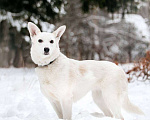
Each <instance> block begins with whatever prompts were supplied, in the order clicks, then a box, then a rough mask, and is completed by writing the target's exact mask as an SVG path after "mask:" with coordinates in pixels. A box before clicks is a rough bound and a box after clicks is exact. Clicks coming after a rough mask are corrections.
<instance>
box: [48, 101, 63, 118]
mask: <svg viewBox="0 0 150 120" xmlns="http://www.w3.org/2000/svg"><path fill="white" fill-rule="evenodd" d="M50 103H51V105H52V106H53V108H54V110H55V112H56V114H57V116H58V117H59V119H63V113H62V108H61V105H60V103H59V102H58V101H52V100H50Z"/></svg>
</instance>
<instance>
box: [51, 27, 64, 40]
mask: <svg viewBox="0 0 150 120" xmlns="http://www.w3.org/2000/svg"><path fill="white" fill-rule="evenodd" d="M65 30H66V26H65V25H63V26H60V27H59V28H58V29H57V30H56V31H54V32H53V34H54V35H55V37H56V38H58V39H60V37H61V36H62V34H63V33H64V32H65Z"/></svg>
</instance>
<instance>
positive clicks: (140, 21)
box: [106, 14, 150, 42]
mask: <svg viewBox="0 0 150 120" xmlns="http://www.w3.org/2000/svg"><path fill="white" fill-rule="evenodd" d="M121 17H122V16H121V14H114V19H113V20H108V21H107V22H106V24H108V25H109V24H115V23H120V22H121V20H122V19H121ZM124 21H125V22H126V23H131V24H133V25H134V27H135V28H136V34H137V36H138V37H139V38H140V39H141V41H145V42H150V29H149V27H148V24H147V23H146V22H147V19H144V18H143V17H142V16H141V15H138V14H126V15H125V18H124Z"/></svg>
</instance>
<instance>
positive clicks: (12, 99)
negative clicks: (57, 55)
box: [0, 65, 150, 120]
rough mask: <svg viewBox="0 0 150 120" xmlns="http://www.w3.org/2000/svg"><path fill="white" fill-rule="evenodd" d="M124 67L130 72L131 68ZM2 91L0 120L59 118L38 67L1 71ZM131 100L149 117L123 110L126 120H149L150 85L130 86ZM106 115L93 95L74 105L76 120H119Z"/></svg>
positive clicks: (51, 119) (135, 84) (141, 83)
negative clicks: (43, 87)
mask: <svg viewBox="0 0 150 120" xmlns="http://www.w3.org/2000/svg"><path fill="white" fill-rule="evenodd" d="M129 66H132V65H129ZM124 68H125V69H126V68H127V65H126V66H125V67H124ZM0 88H1V89H0V95H1V97H0V120H57V119H58V118H57V116H56V114H55V112H54V110H53V108H52V106H51V105H50V103H49V101H48V100H47V99H46V98H45V97H44V96H43V95H42V93H41V91H40V87H39V82H38V78H37V76H36V74H35V72H34V68H30V69H29V68H20V69H16V68H0ZM129 97H130V99H131V101H132V102H133V103H134V104H136V105H138V106H139V107H140V108H141V109H142V110H143V111H144V113H145V116H139V115H134V114H128V113H126V112H124V111H123V115H124V117H125V120H149V118H150V83H149V82H148V81H147V82H137V81H136V82H133V83H130V84H129ZM100 113H101V114H100ZM94 116H97V117H94ZM102 116H103V115H102V112H101V111H100V110H99V108H98V107H97V106H96V105H95V104H94V102H93V100H92V97H91V93H88V94H87V95H86V96H85V97H84V98H82V99H81V100H80V101H78V102H77V103H75V104H74V105H73V120H117V119H114V118H109V117H105V116H103V117H102ZM99 117H100V118H99Z"/></svg>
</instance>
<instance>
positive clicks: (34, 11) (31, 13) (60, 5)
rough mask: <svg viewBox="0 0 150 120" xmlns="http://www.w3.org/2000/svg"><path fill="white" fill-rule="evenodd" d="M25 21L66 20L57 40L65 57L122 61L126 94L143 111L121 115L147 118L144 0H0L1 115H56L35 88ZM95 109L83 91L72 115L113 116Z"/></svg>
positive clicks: (35, 118)
mask: <svg viewBox="0 0 150 120" xmlns="http://www.w3.org/2000/svg"><path fill="white" fill-rule="evenodd" d="M28 22H33V23H35V24H36V25H37V26H38V27H39V28H40V29H41V31H45V32H53V31H54V30H56V29H57V28H58V27H59V26H61V25H66V27H67V28H66V31H65V33H64V34H63V36H62V37H61V40H60V43H59V46H60V50H61V52H62V53H63V54H65V55H66V56H67V57H69V58H72V59H76V60H107V61H111V62H114V63H115V64H117V65H118V66H120V67H122V68H123V69H124V71H125V72H126V74H127V78H128V82H129V96H130V99H131V101H132V102H133V103H135V104H136V105H138V106H139V107H140V108H141V109H142V110H143V111H144V113H145V116H138V115H128V114H127V113H124V116H125V120H150V48H149V47H150V46H149V45H150V1H149V0H0V88H1V89H0V96H1V97H0V106H1V108H0V120H57V119H58V118H57V116H56V114H55V112H54V111H53V108H52V106H51V105H50V103H49V102H48V100H47V99H46V98H45V97H44V96H43V95H42V93H41V91H40V87H39V82H38V78H37V76H36V74H35V71H34V68H35V67H36V65H35V64H34V63H33V62H32V60H31V56H30V47H31V44H32V42H31V39H30V35H29V32H28V29H27V24H28ZM94 112H95V113H94ZM99 113H101V111H100V109H98V107H96V105H95V104H94V102H93V101H92V98H91V93H88V94H87V95H86V96H85V97H84V98H83V99H82V100H81V101H79V102H77V103H76V104H75V105H74V107H73V120H117V119H115V118H109V117H102V116H101V115H100V114H99Z"/></svg>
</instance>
